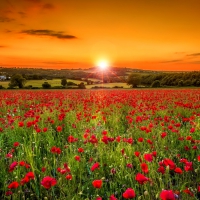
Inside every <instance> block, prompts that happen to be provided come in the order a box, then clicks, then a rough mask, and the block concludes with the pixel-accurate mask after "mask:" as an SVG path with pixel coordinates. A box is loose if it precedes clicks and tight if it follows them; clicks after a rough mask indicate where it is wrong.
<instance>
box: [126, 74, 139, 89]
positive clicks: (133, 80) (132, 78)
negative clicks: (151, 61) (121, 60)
mask: <svg viewBox="0 0 200 200" xmlns="http://www.w3.org/2000/svg"><path fill="white" fill-rule="evenodd" d="M140 83H141V76H140V75H138V74H130V75H129V76H128V79H127V84H128V85H132V87H133V88H135V87H138V85H139V84H140Z"/></svg>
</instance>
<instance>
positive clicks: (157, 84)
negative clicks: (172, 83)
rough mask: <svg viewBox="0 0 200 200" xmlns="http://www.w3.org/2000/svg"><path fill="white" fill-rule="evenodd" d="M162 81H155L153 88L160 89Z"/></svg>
mask: <svg viewBox="0 0 200 200" xmlns="http://www.w3.org/2000/svg"><path fill="white" fill-rule="evenodd" d="M160 86H161V85H160V81H159V80H155V81H154V82H153V83H152V84H151V87H153V88H156V87H160Z"/></svg>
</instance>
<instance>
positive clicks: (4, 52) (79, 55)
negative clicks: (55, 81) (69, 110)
mask: <svg viewBox="0 0 200 200" xmlns="http://www.w3.org/2000/svg"><path fill="white" fill-rule="evenodd" d="M102 59H103V60H106V61H108V62H109V64H110V66H113V67H130V68H139V69H148V70H149V69H151V70H200V0H0V66H2V67H31V68H32V67H34V68H35V67H38V68H58V69H61V68H62V69H63V68H70V69H71V68H90V67H94V66H96V63H97V62H98V61H99V60H102Z"/></svg>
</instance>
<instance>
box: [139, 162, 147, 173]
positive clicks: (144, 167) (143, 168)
mask: <svg viewBox="0 0 200 200" xmlns="http://www.w3.org/2000/svg"><path fill="white" fill-rule="evenodd" d="M140 166H141V168H142V171H143V172H144V173H145V174H147V173H149V169H148V165H147V164H146V163H141V164H140Z"/></svg>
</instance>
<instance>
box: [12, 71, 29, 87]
mask: <svg viewBox="0 0 200 200" xmlns="http://www.w3.org/2000/svg"><path fill="white" fill-rule="evenodd" d="M25 83H26V79H25V78H23V76H22V75H21V74H15V75H13V76H12V77H11V79H10V83H9V87H10V88H14V87H19V88H23V87H24V85H25Z"/></svg>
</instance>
